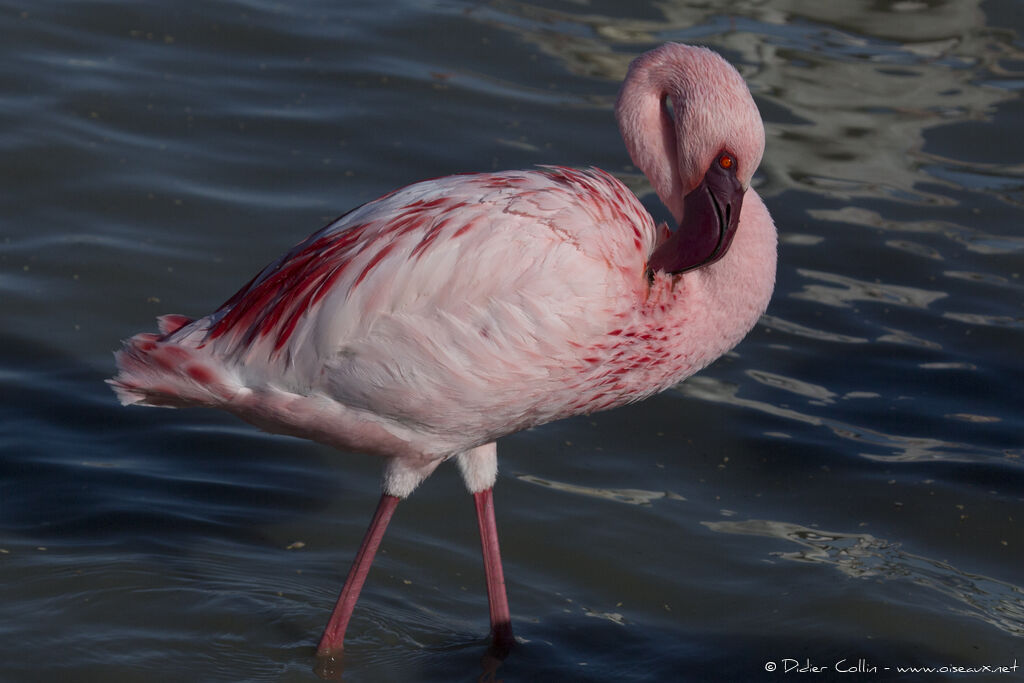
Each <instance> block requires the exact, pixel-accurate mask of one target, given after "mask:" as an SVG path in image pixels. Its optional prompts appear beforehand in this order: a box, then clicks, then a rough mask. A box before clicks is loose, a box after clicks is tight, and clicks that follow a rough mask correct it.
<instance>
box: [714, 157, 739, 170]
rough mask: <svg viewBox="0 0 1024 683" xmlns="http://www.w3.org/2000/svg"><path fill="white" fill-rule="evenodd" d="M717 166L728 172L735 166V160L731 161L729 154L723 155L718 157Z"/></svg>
mask: <svg viewBox="0 0 1024 683" xmlns="http://www.w3.org/2000/svg"><path fill="white" fill-rule="evenodd" d="M718 165H719V166H721V167H722V168H724V169H727V170H728V169H731V168H732V167H733V166H735V165H736V160H735V159H733V158H732V156H731V155H729V154H723V155H721V156H720V157H718Z"/></svg>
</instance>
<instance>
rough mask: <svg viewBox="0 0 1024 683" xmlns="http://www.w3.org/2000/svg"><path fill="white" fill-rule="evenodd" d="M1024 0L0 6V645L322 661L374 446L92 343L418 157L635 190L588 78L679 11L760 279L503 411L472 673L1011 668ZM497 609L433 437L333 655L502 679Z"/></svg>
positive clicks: (107, 663)
mask: <svg viewBox="0 0 1024 683" xmlns="http://www.w3.org/2000/svg"><path fill="white" fill-rule="evenodd" d="M695 4H696V3H695ZM1022 28H1024V25H1022V20H1021V14H1020V12H1019V6H1018V5H1017V4H1016V3H1015V2H1013V1H1012V0H1004V1H991V2H980V3H977V2H969V1H964V2H956V3H934V2H891V3H890V2H883V3H879V2H867V1H866V0H864V1H860V2H852V1H851V2H843V3H800V2H775V3H756V2H741V3H735V2H731V3H727V2H709V3H700V6H699V7H693V6H690V3H685V2H670V1H662V2H635V3H618V2H605V1H601V0H592V1H591V2H583V1H579V2H570V1H568V0H566V1H564V2H544V3H540V2H537V3H528V2H512V1H505V0H495V1H493V2H489V3H475V2H460V1H457V0H451V1H448V2H433V3H431V2H413V1H411V0H407V1H406V2H393V3H381V2H372V3H371V2H346V3H333V2H307V3H296V4H292V3H274V2H269V1H268V2H262V1H258V0H250V1H235V2H228V1H221V2H202V3H200V2H178V3H129V2H123V1H121V2H118V1H114V2H107V3H95V2H75V3H60V2H52V1H45V0H43V1H37V2H32V3H12V2H4V3H0V30H2V34H3V36H4V49H3V52H4V59H3V60H0V148H2V150H3V159H4V163H3V164H2V166H0V173H2V175H3V185H2V187H3V191H2V193H0V196H2V198H3V211H2V212H0V316H2V326H0V387H2V390H0V471H2V478H0V585H2V586H3V600H2V602H0V605H2V607H0V634H2V635H3V637H2V638H0V672H2V673H0V679H2V680H4V681H35V680H42V679H47V680H49V679H60V680H75V681H192V680H201V681H240V680H246V681H305V680H313V674H312V666H313V657H312V655H313V647H314V644H315V642H316V639H317V638H318V636H319V633H320V629H321V628H322V627H323V625H324V623H325V620H326V618H327V614H328V611H329V609H330V607H331V605H332V604H333V601H334V598H335V596H336V594H337V591H338V589H339V588H340V585H341V581H342V578H343V576H344V573H345V571H347V568H348V564H349V562H350V560H351V558H352V555H353V553H354V551H355V548H356V546H357V544H358V541H359V539H360V538H361V535H362V533H363V530H364V528H365V524H366V523H367V521H368V520H369V518H370V515H371V514H372V511H373V507H374V504H375V499H376V496H377V490H378V489H377V486H378V483H377V482H378V471H379V470H378V468H379V463H378V462H376V461H374V460H372V459H370V458H366V457H361V456H356V455H338V454H336V453H334V452H332V451H331V450H329V449H327V448H324V447H321V446H318V445H315V444H310V443H305V442H301V441H296V440H291V439H287V438H283V437H277V436H270V435H267V434H263V433H260V432H258V431H256V430H255V429H252V428H250V427H248V426H247V425H244V424H241V423H239V422H238V421H236V420H234V419H232V418H231V417H229V416H225V415H219V414H213V413H206V412H202V411H165V410H143V409H132V410H129V409H124V408H121V407H120V406H118V405H117V404H116V402H115V400H114V397H113V395H112V394H111V393H110V392H109V390H108V389H107V388H106V387H105V386H104V385H103V383H102V380H103V378H105V377H107V376H109V375H110V374H111V373H112V371H113V365H112V358H111V355H110V351H111V350H113V349H114V348H115V347H116V346H117V343H118V340H119V339H121V338H123V337H126V336H128V335H130V334H132V333H134V332H136V331H139V330H143V329H152V327H153V317H154V316H155V315H157V314H160V313H166V312H179V313H183V314H190V315H196V314H201V313H205V312H207V311H208V310H210V309H211V308H212V307H214V306H216V305H217V304H219V303H220V302H221V301H223V300H224V299H225V298H226V297H227V296H228V295H229V294H231V293H232V292H233V291H234V290H235V289H236V288H237V286H238V285H240V284H241V283H243V282H244V281H246V280H247V279H248V278H249V277H251V275H252V274H253V273H254V272H255V271H256V270H257V269H259V268H260V267H261V266H262V265H263V264H265V263H266V262H268V261H270V260H271V259H273V258H274V257H276V256H277V255H278V254H279V253H281V252H282V251H283V250H284V249H286V248H287V247H289V246H291V245H292V244H294V243H295V242H296V241H298V240H299V239H301V238H302V237H304V236H305V235H306V234H308V233H309V232H311V231H312V230H314V229H316V228H318V227H319V226H320V225H321V224H323V223H324V222H326V221H327V220H329V219H330V218H333V217H334V216H335V215H337V214H339V213H341V212H343V211H345V210H347V209H348V208H351V207H353V206H355V205H357V204H360V203H362V202H364V201H367V200H369V199H371V198H373V197H376V196H378V195H380V194H383V193H384V192H387V191H389V190H391V189H393V188H395V187H398V186H401V185H403V184H406V183H409V182H411V181H414V180H418V179H421V178H426V177H433V176H439V175H445V174H448V173H454V172H462V171H476V170H489V169H501V168H517V167H528V166H530V165H533V164H537V163H558V164H565V165H574V166H588V165H597V166H600V167H603V168H605V169H608V170H610V171H612V172H614V173H616V174H619V175H620V177H622V178H623V179H625V180H627V181H628V182H629V183H630V184H631V185H632V186H634V187H635V188H636V189H638V190H639V191H641V192H647V191H648V190H647V188H646V185H645V184H644V182H642V179H640V178H639V177H637V175H636V172H635V170H633V169H631V168H630V167H629V166H628V165H627V162H628V159H627V158H626V155H625V152H624V150H623V148H622V145H621V142H620V141H619V138H618V134H617V131H616V129H615V125H614V122H613V119H612V114H611V104H612V102H613V99H614V96H615V93H616V91H617V87H618V83H619V81H620V80H621V78H622V75H623V73H624V70H625V66H626V64H627V63H628V61H629V60H630V59H631V58H632V57H633V56H635V55H636V54H638V53H640V52H642V51H644V50H645V49H648V48H649V47H651V46H653V45H656V44H658V43H660V42H663V41H665V40H680V41H684V42H696V43H701V44H707V45H710V46H713V47H714V48H716V49H717V50H719V51H720V52H722V53H723V54H724V55H725V56H726V57H727V58H728V59H729V60H730V61H732V62H733V63H735V64H737V66H738V67H739V68H740V70H741V71H742V73H743V74H744V76H745V77H746V78H747V79H748V81H749V82H750V84H751V88H752V90H753V92H754V94H755V98H756V99H757V102H758V105H759V106H760V108H761V111H762V114H763V115H764V118H765V121H766V125H767V134H768V149H767V152H766V154H765V160H764V163H763V165H762V170H761V172H760V174H759V175H758V177H757V179H756V183H757V185H758V189H759V191H760V192H761V193H762V195H763V196H764V197H765V199H766V202H767V204H768V206H769V208H770V210H771V211H772V213H773V215H774V217H775V219H776V222H777V224H778V226H779V228H780V233H781V240H782V244H781V248H780V268H779V280H778V287H777V290H776V295H775V298H774V300H773V302H772V305H771V307H770V308H769V310H768V313H767V315H766V316H765V317H764V319H763V320H762V322H761V324H760V325H758V327H757V328H756V329H755V330H754V331H753V332H752V334H751V335H750V336H749V337H748V339H747V340H746V341H744V342H743V343H742V344H741V345H740V346H739V347H738V348H737V349H736V351H735V352H734V353H732V354H730V355H729V356H728V357H726V358H724V359H722V360H721V361H719V362H718V363H716V364H715V365H714V366H713V367H711V368H709V369H708V370H707V371H705V372H704V373H702V374H701V375H699V376H697V377H695V378H693V379H691V380H690V381H688V382H686V383H685V384H684V385H682V386H680V387H678V388H677V389H675V390H672V391H669V392H666V393H665V394H663V395H661V396H658V397H656V398H654V399H651V400H649V401H647V402H645V403H642V404H639V405H636V406H631V407H628V408H625V409H621V410H617V411H613V412H610V413H602V414H597V415H593V416H590V417H581V418H578V419H574V420H569V421H565V422H562V423H558V424H553V425H548V426H545V427H543V428H539V429H536V430H532V431H530V432H526V433H523V434H519V435H516V436H513V437H510V438H507V439H504V440H503V441H502V443H501V444H500V446H499V453H500V454H501V463H502V467H503V469H502V473H501V476H500V479H499V483H498V485H497V488H496V494H495V501H496V506H497V512H498V522H499V526H500V530H501V534H502V538H501V541H502V547H503V553H504V557H505V563H506V564H505V570H506V576H507V578H508V581H509V599H510V603H511V607H512V611H513V618H514V621H513V626H514V628H515V630H516V634H517V636H518V637H519V638H520V641H521V642H520V644H519V646H518V647H517V648H516V649H515V651H514V652H513V653H512V655H511V656H510V657H509V658H508V659H507V660H506V661H505V662H504V663H503V664H501V666H500V668H498V669H497V671H496V676H497V677H498V678H501V679H503V680H506V681H533V680H544V681H549V680H550V681H565V680H584V681H613V680H614V681H620V680H630V681H647V680H652V681H653V680H659V681H660V680H761V679H764V680H776V679H777V677H779V676H780V673H774V674H769V673H766V666H768V662H773V663H775V664H777V665H778V666H780V667H781V668H780V671H782V670H783V668H784V667H785V666H786V665H787V663H786V662H785V660H787V659H789V660H794V661H799V662H800V664H801V665H804V664H806V663H810V664H811V665H815V666H819V667H829V668H828V669H827V670H825V671H820V672H818V673H809V674H807V676H808V677H810V678H812V679H814V680H832V679H834V678H840V679H841V680H850V678H849V677H847V678H841V675H840V674H839V673H837V672H836V671H835V668H834V667H835V666H836V662H837V661H839V660H843V659H845V660H846V663H845V664H843V665H841V666H843V667H846V668H850V667H857V666H861V665H860V664H859V660H861V659H863V660H864V664H863V668H865V669H867V668H869V667H872V666H874V667H878V671H877V672H875V673H874V674H872V675H871V676H870V678H871V679H877V680H943V679H944V678H946V676H943V675H941V674H933V675H929V676H924V677H917V678H915V676H913V675H909V674H900V673H898V672H897V671H896V668H895V667H898V666H908V665H920V666H933V667H942V666H950V665H957V666H970V667H979V666H983V665H989V666H1012V665H1013V663H1014V662H1015V661H1017V662H1019V663H1020V664H1021V665H1024V638H1022V636H1024V594H1022V592H1021V591H1022V589H1021V586H1022V585H1024V577H1022V572H1021V567H1022V566H1024V534H1022V530H1021V525H1022V522H1024V506H1022V500H1024V463H1022V456H1024V443H1022V439H1021V434H1022V428H1024V424H1022V417H1021V414H1022V411H1021V402H1020V400H1019V396H1020V390H1019V388H1020V385H1021V380H1022V379H1024V373H1022V371H1021V362H1020V351H1021V349H1022V348H1024V311H1022V300H1024V298H1022V291H1024V283H1022V281H1021V273H1022V271H1024V258H1022V257H1024V235H1022V233H1021V227H1020V226H1021V224H1022V219H1024V212H1022V210H1021V204H1022V201H1024V192H1022V187H1024V182H1022V177H1024V168H1022V166H1021V160H1022V159H1024V136H1021V135H1020V130H1021V129H1022V128H1021V127H1022V125H1024V105H1022V101H1024V100H1022V99H1021V97H1020V93H1021V90H1022V88H1024V43H1022V35H1021V31H1022ZM646 202H647V204H648V206H649V207H651V209H652V211H655V212H656V213H657V214H658V215H659V217H663V216H664V210H663V209H661V208H660V207H658V206H657V202H656V200H654V199H653V197H651V196H647V198H646ZM486 632H487V606H486V596H485V594H484V590H483V578H482V569H481V562H480V559H479V549H478V541H477V538H476V532H475V522H474V520H473V518H472V505H471V501H470V499H469V497H468V496H466V495H465V493H464V492H463V490H462V488H461V484H460V482H459V480H458V477H457V475H456V473H455V472H454V468H442V469H441V470H439V471H438V473H437V474H436V475H435V476H434V477H433V478H432V479H431V480H430V481H429V482H428V483H427V484H426V485H424V486H423V487H422V489H421V490H419V491H418V492H417V493H416V494H415V495H414V496H413V497H412V498H411V499H410V500H409V501H407V502H405V503H403V504H402V505H401V506H399V509H398V511H397V513H396V516H395V520H394V522H393V524H392V527H391V529H390V530H389V534H388V536H387V538H386V539H385V542H384V546H383V554H382V555H381V556H379V558H378V562H377V565H376V566H375V569H374V571H373V573H372V574H371V576H370V580H369V581H368V584H367V587H366V590H365V592H364V594H363V597H362V600H361V601H360V603H359V606H358V608H357V611H356V614H355V616H354V619H353V622H352V625H351V627H350V630H349V638H348V641H347V645H348V650H347V658H346V662H345V667H346V668H345V676H346V679H348V680H354V681H383V680H396V681H405V680H417V681H452V680H473V679H476V678H478V677H480V676H481V675H492V674H493V672H492V673H491V674H488V673H487V671H488V669H487V666H488V664H487V663H486V662H484V663H483V664H482V663H481V660H482V659H483V658H484V655H485V653H486V639H485V636H486ZM492 664H493V663H492ZM885 667H888V669H886V668H885ZM793 673H794V674H795V672H793ZM864 675H865V676H867V674H866V673H865V674H864ZM1021 675H1022V673H1021V669H1017V673H1016V674H1015V676H1012V675H1011V676H1007V675H1004V676H1001V677H1000V678H999V680H1009V679H1012V678H1015V677H1020V676H1021ZM842 676H845V674H843V675H842ZM961 678H963V676H961ZM984 679H985V676H984V675H974V676H972V677H970V680H984ZM958 680H960V678H958Z"/></svg>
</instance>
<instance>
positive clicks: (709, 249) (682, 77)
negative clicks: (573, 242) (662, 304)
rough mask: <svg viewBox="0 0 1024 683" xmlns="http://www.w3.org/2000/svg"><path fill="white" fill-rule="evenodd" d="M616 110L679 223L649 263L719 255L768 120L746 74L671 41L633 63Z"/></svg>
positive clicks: (688, 265) (680, 266)
mask: <svg viewBox="0 0 1024 683" xmlns="http://www.w3.org/2000/svg"><path fill="white" fill-rule="evenodd" d="M616 115H617V117H618V120H619V129H620V130H621V132H622V136H623V140H624V141H625V143H626V147H627V149H628V150H629V153H630V156H631V157H632V159H633V163H634V164H636V166H637V167H638V168H639V169H640V170H641V171H643V172H644V174H645V175H646V176H647V178H648V179H649V180H650V181H651V185H652V186H653V188H654V190H655V192H657V193H658V197H659V198H660V199H661V200H662V202H663V203H664V204H665V206H666V207H668V209H669V211H671V212H672V215H673V216H674V217H675V219H676V222H677V223H678V226H679V227H678V229H677V230H676V231H675V232H674V233H673V234H672V236H671V237H670V238H669V240H667V241H666V242H665V243H664V244H662V245H661V246H660V247H658V248H657V249H656V250H655V252H654V254H652V256H651V259H650V261H649V263H648V270H649V272H650V273H653V272H656V271H659V270H662V271H665V272H667V273H670V274H678V273H682V272H685V271H688V270H692V269H694V268H698V267H701V266H706V265H709V264H711V263H713V262H715V261H717V260H718V259H720V258H721V257H722V256H724V255H725V253H726V252H727V251H728V249H729V245H730V244H731V242H732V238H733V236H734V235H735V233H736V230H737V227H738V226H739V221H740V209H741V207H742V204H743V195H744V194H745V193H746V191H747V190H748V188H749V187H750V179H751V177H752V176H753V175H754V171H755V170H756V169H757V166H758V164H760V162H761V156H762V154H763V153H764V125H763V124H762V123H761V115H760V113H759V112H758V110H757V105H756V104H754V100H753V98H752V97H751V95H750V90H749V89H748V88H747V85H746V83H745V82H744V80H743V78H742V77H741V76H740V74H739V73H738V72H737V71H736V69H734V68H733V67H732V66H731V65H730V64H729V63H728V62H726V61H725V60H724V59H722V57H720V56H719V55H718V54H716V53H714V52H712V51H711V50H708V49H706V48H700V47H691V46H688V45H680V44H678V43H667V44H665V45H663V46H661V47H659V48H657V49H655V50H651V51H650V52H647V53H645V54H643V55H641V56H640V57H638V58H637V59H636V60H634V61H633V63H632V64H631V65H630V68H629V74H628V75H627V77H626V80H625V82H624V83H623V86H622V90H621V91H620V93H619V99H618V102H617V103H616Z"/></svg>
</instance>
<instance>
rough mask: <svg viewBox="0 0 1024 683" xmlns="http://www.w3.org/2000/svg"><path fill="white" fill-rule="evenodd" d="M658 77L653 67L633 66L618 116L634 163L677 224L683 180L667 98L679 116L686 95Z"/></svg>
mask: <svg viewBox="0 0 1024 683" xmlns="http://www.w3.org/2000/svg"><path fill="white" fill-rule="evenodd" d="M655 79H656V74H655V73H654V72H653V71H652V70H649V69H645V68H643V67H639V68H635V69H633V70H632V71H631V72H630V75H629V78H627V79H626V82H625V83H624V84H623V86H622V90H621V91H620V92H619V99H618V102H617V103H616V105H615V115H616V118H617V119H618V122H619V132H620V133H621V134H622V139H623V141H624V142H625V144H626V149H627V150H628V151H629V156H630V158H631V159H632V160H633V164H634V165H635V166H636V167H637V168H638V169H640V170H641V171H642V172H643V174H644V175H645V176H647V179H648V180H649V181H650V182H651V186H652V187H653V188H654V191H655V192H656V193H657V194H658V198H659V199H661V203H662V204H664V205H665V206H666V208H668V210H669V211H671V212H672V216H673V217H674V218H675V219H676V223H677V224H678V223H679V222H680V221H681V220H682V216H683V183H682V179H681V178H680V175H679V156H678V155H679V152H678V140H677V139H676V123H675V121H674V120H673V118H672V116H670V115H669V113H668V110H667V108H666V106H665V105H666V98H671V101H672V107H673V108H674V110H675V114H676V117H677V119H678V117H679V115H680V114H681V113H682V112H681V110H682V108H683V106H684V102H685V94H684V93H682V92H672V91H671V90H670V84H669V83H664V82H658V81H657V80H655Z"/></svg>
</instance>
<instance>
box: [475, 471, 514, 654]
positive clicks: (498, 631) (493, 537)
mask: <svg viewBox="0 0 1024 683" xmlns="http://www.w3.org/2000/svg"><path fill="white" fill-rule="evenodd" d="M473 501H474V502H475V503H476V519H477V524H478V525H479V527H480V546H481V549H482V550H483V556H484V576H485V577H486V579H487V602H488V603H489V604H490V607H491V637H492V638H493V639H494V646H495V647H496V648H499V649H501V650H507V649H508V648H510V647H511V646H512V644H513V643H514V642H515V640H514V638H513V637H512V614H511V613H510V612H509V609H508V596H507V594H506V592H505V572H504V571H503V570H502V568H501V552H500V551H499V549H498V527H497V525H496V524H495V522H494V499H493V497H492V490H491V489H490V488H487V489H484V490H483V491H478V492H476V493H474V494H473Z"/></svg>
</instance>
